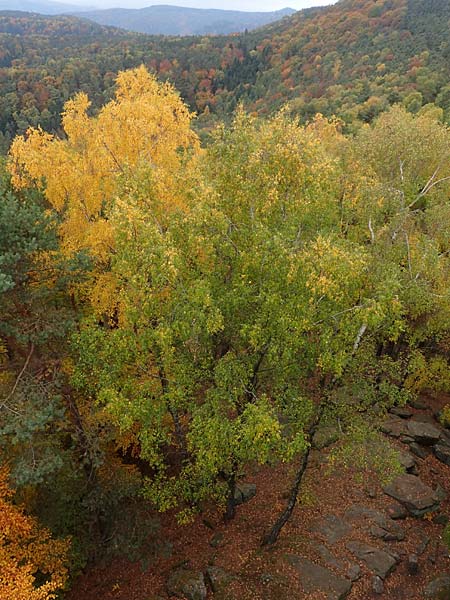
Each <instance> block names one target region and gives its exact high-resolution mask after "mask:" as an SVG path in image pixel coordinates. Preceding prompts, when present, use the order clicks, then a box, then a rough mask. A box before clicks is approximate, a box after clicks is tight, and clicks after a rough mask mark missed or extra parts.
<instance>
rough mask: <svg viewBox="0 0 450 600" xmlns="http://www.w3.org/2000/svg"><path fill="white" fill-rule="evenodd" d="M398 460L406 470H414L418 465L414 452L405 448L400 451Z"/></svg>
mask: <svg viewBox="0 0 450 600" xmlns="http://www.w3.org/2000/svg"><path fill="white" fill-rule="evenodd" d="M398 460H399V462H400V464H401V465H402V467H403V468H404V469H405V471H408V472H410V471H413V470H414V469H415V467H416V461H415V459H414V456H412V454H410V453H409V452H405V451H404V450H399V451H398Z"/></svg>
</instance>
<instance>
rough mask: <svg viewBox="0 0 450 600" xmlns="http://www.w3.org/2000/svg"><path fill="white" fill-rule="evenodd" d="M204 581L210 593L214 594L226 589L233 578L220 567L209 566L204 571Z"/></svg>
mask: <svg viewBox="0 0 450 600" xmlns="http://www.w3.org/2000/svg"><path fill="white" fill-rule="evenodd" d="M205 579H206V581H207V582H208V584H209V586H210V588H211V589H212V591H213V592H214V593H215V594H216V593H217V592H221V591H222V590H224V589H225V588H226V587H227V585H228V584H229V583H230V581H231V580H232V579H233V576H232V575H230V573H227V572H226V571H225V570H224V569H221V568H220V567H214V566H211V567H208V568H207V569H206V573H205Z"/></svg>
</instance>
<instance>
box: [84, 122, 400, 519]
mask: <svg viewBox="0 0 450 600" xmlns="http://www.w3.org/2000/svg"><path fill="white" fill-rule="evenodd" d="M319 131H322V134H323V138H324V139H323V141H321V139H320V135H321V134H319ZM336 137H339V134H338V133H337V132H336V130H335V125H333V124H327V125H325V121H324V120H322V121H320V119H319V120H318V122H317V123H316V124H315V126H314V127H313V126H311V127H309V128H302V127H300V126H299V125H298V124H296V123H295V122H290V121H289V119H287V117H286V116H284V115H283V114H281V115H279V116H278V117H276V118H275V119H273V120H270V121H268V122H266V123H258V122H256V121H255V120H253V119H251V118H249V117H247V116H246V115H245V114H244V113H242V112H239V113H238V115H237V117H236V120H235V122H234V124H233V126H232V127H231V128H230V129H225V128H221V129H219V130H218V132H217V134H216V136H215V141H214V143H213V144H212V145H211V147H210V148H208V151H207V153H206V155H205V157H204V158H203V159H202V161H201V170H202V172H203V173H204V180H203V184H202V185H201V186H198V187H196V188H195V189H191V190H189V188H188V189H187V190H186V198H185V203H186V205H187V206H188V210H187V211H174V212H172V213H171V214H170V215H169V217H168V218H167V220H166V226H165V227H160V225H159V223H157V222H156V223H155V220H154V219H153V218H151V217H150V215H153V214H154V210H153V208H152V206H151V205H150V206H149V209H148V211H147V212H144V211H142V209H141V205H142V199H143V198H145V199H148V198H152V196H151V193H149V191H150V192H151V186H150V185H149V186H148V188H145V187H140V188H139V189H137V190H133V193H131V194H128V195H124V196H123V198H122V199H121V202H120V203H119V202H118V203H116V209H115V212H114V215H113V217H112V221H113V222H114V227H115V229H116V231H117V232H118V242H117V245H116V254H115V256H114V259H113V271H114V273H115V274H116V276H117V278H118V281H119V288H120V296H119V297H120V303H121V306H122V315H123V318H122V320H121V321H120V323H119V326H118V327H116V328H114V329H113V330H106V329H105V328H102V327H100V328H99V327H98V326H96V325H95V324H94V323H92V322H91V323H87V324H86V326H85V328H84V329H83V331H82V332H81V334H80V335H79V336H76V339H75V348H76V351H77V353H78V360H77V368H76V372H75V378H74V382H75V383H76V385H77V386H78V387H79V388H80V389H82V390H84V392H85V393H90V394H94V395H95V397H96V398H97V401H98V402H100V403H101V404H102V405H104V406H105V407H106V410H107V411H108V412H109V413H110V414H111V415H112V417H113V418H114V420H115V422H116V423H117V424H118V426H119V427H120V428H121V429H122V430H123V431H124V432H129V436H128V437H129V440H128V443H129V444H130V448H137V447H138V448H139V451H140V455H141V457H142V458H144V459H146V460H147V461H148V462H149V463H150V465H151V467H152V469H153V470H154V475H153V477H152V478H150V479H149V480H148V481H147V487H146V489H147V495H148V497H149V498H151V499H152V500H153V501H154V502H155V503H156V505H157V506H158V507H159V508H160V509H161V510H164V509H167V508H169V507H172V506H179V507H180V508H183V506H184V507H187V509H188V512H189V508H190V507H192V506H194V507H195V505H198V504H199V503H201V501H202V500H204V499H207V498H209V497H215V498H216V499H218V500H219V501H221V502H224V501H225V498H227V506H228V514H229V515H232V513H233V496H234V488H235V485H236V480H237V478H238V477H239V475H240V473H241V472H242V469H243V466H244V465H245V464H246V463H247V462H248V461H250V460H257V461H259V462H266V461H267V460H269V459H273V458H274V457H276V456H278V457H279V458H283V459H287V458H289V457H292V456H293V455H294V453H296V452H297V451H299V450H301V449H304V448H305V445H306V443H307V441H306V439H305V428H306V426H307V423H308V422H309V420H310V418H311V415H312V414H313V413H314V410H315V409H314V404H313V402H312V400H311V398H309V397H308V394H307V393H306V388H307V386H306V385H305V382H306V380H307V379H308V377H310V376H312V375H315V376H317V377H318V378H319V379H320V378H322V379H323V380H324V381H325V380H326V379H327V378H329V377H330V376H331V377H332V376H333V375H334V374H339V373H340V372H341V371H342V369H343V368H344V367H345V365H346V363H347V361H348V360H349V357H350V356H351V355H352V352H353V351H354V347H355V341H357V340H358V335H360V331H361V327H362V326H363V325H364V327H367V325H368V324H370V325H371V326H375V324H376V323H377V322H378V319H379V316H378V312H377V307H378V304H379V302H380V301H381V302H382V303H383V305H386V306H387V308H386V310H389V305H390V300H391V299H390V298H387V299H384V298H383V299H381V300H380V299H379V298H377V296H376V294H375V295H374V292H373V287H372V286H370V285H368V276H367V262H368V255H367V252H366V250H365V248H364V247H362V246H361V245H359V244H358V243H354V242H353V241H352V240H349V239H345V237H343V236H341V235H340V212H339V206H340V197H339V185H338V183H339V180H340V170H339V165H338V162H337V161H336V160H335V159H334V158H332V157H331V156H330V148H331V147H333V146H334V145H335V144H336V143H337V142H336V141H335V138H336ZM373 295H374V297H372V296H373ZM382 314H383V317H382V318H384V314H385V313H384V312H383V313H382ZM168 448H172V449H173V450H172V452H168Z"/></svg>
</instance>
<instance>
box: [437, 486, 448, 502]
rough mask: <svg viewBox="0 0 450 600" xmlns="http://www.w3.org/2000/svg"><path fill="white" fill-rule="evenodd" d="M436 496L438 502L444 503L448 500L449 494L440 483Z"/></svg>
mask: <svg viewBox="0 0 450 600" xmlns="http://www.w3.org/2000/svg"><path fill="white" fill-rule="evenodd" d="M434 495H435V496H436V499H437V501H438V502H443V501H444V500H445V499H446V498H447V492H446V491H445V489H444V488H443V487H442V485H440V484H439V483H438V484H437V486H436V489H435V490H434Z"/></svg>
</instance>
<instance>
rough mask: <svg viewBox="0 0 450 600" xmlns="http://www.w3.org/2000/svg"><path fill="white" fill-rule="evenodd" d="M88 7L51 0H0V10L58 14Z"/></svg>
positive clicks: (83, 9)
mask: <svg viewBox="0 0 450 600" xmlns="http://www.w3.org/2000/svg"><path fill="white" fill-rule="evenodd" d="M87 9H88V7H86V6H76V5H75V4H69V3H67V4H66V3H62V2H52V0H0V10H1V11H3V10H8V11H10V10H14V11H21V12H29V13H39V14H41V15H60V14H63V13H78V12H79V11H85V10H87Z"/></svg>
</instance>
